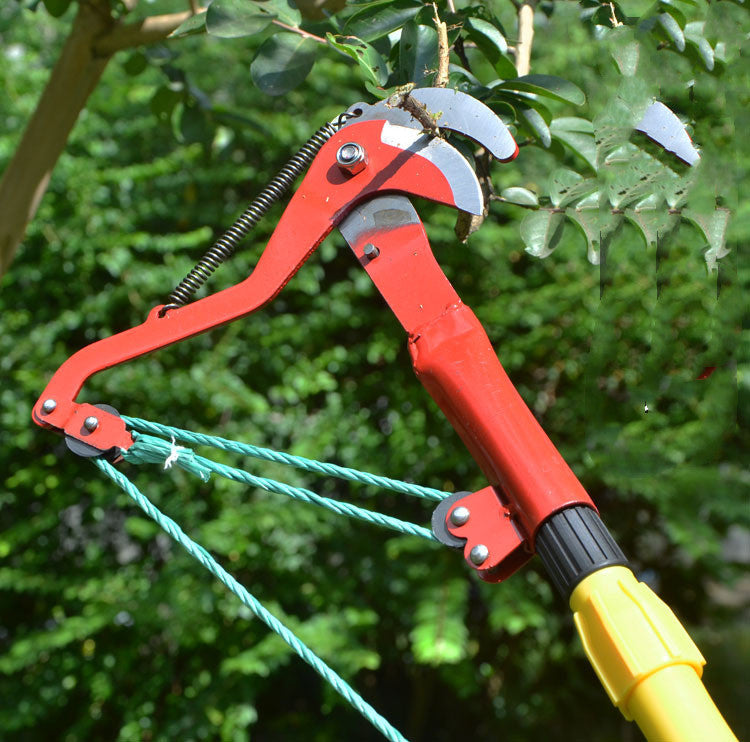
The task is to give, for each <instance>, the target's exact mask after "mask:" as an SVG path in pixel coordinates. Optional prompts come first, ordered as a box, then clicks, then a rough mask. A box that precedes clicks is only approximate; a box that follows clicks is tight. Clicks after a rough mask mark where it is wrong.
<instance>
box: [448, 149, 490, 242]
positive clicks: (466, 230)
mask: <svg viewBox="0 0 750 742" xmlns="http://www.w3.org/2000/svg"><path fill="white" fill-rule="evenodd" d="M474 163H475V164H476V169H477V180H478V181H479V186H480V187H481V189H482V197H483V200H484V208H483V209H482V213H481V214H478V215H477V214H468V213H466V212H465V211H460V212H459V213H458V218H457V219H456V226H455V227H454V228H453V231H454V233H455V235H456V237H458V239H459V241H460V242H463V243H465V242H466V240H467V239H469V235H471V234H473V233H474V232H476V231H477V230H478V229H479V228H480V227H481V226H482V223H483V222H484V220H485V219H486V218H487V215H488V214H489V213H490V201H494V200H496V199H497V196H496V195H495V187H494V186H493V185H492V177H491V176H490V153H489V152H488V151H487V150H486V149H485V148H484V147H480V148H479V149H478V150H477V151H476V152H475V153H474Z"/></svg>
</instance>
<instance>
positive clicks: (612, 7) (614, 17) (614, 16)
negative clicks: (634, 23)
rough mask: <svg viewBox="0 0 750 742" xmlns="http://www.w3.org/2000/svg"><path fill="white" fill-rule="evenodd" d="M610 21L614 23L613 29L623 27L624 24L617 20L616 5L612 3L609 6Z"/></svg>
mask: <svg viewBox="0 0 750 742" xmlns="http://www.w3.org/2000/svg"><path fill="white" fill-rule="evenodd" d="M609 12H610V16H609V20H610V21H611V22H612V28H617V27H618V26H622V22H621V21H618V20H617V14H616V13H615V4H614V3H610V4H609Z"/></svg>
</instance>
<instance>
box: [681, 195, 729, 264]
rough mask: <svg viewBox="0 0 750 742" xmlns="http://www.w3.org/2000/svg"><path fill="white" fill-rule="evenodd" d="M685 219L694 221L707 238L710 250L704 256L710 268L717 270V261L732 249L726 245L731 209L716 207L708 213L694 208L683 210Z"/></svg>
mask: <svg viewBox="0 0 750 742" xmlns="http://www.w3.org/2000/svg"><path fill="white" fill-rule="evenodd" d="M682 215H683V217H684V218H685V219H687V220H689V221H690V222H692V223H693V224H694V225H695V226H696V227H697V228H698V229H700V231H701V232H702V233H703V235H704V236H705V238H706V242H707V243H708V250H706V252H705V253H704V258H705V260H706V264H707V266H708V269H709V270H715V268H716V263H717V261H719V260H721V258H723V257H726V256H727V255H728V254H729V252H730V250H729V248H728V247H727V245H726V237H727V229H728V227H729V219H730V216H731V214H730V211H729V209H724V208H720V209H715V210H714V211H712V212H710V213H708V214H702V213H699V212H697V211H695V210H693V209H685V210H683V212H682Z"/></svg>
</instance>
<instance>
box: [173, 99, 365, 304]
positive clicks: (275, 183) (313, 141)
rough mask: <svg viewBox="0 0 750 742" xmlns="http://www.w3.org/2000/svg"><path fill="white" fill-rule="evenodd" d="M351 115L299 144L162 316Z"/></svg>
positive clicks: (184, 282) (202, 280) (230, 248)
mask: <svg viewBox="0 0 750 742" xmlns="http://www.w3.org/2000/svg"><path fill="white" fill-rule="evenodd" d="M351 117H352V114H349V113H343V114H341V116H339V117H338V118H337V119H336V121H334V122H329V123H327V124H325V125H324V126H321V127H320V129H318V130H317V131H316V132H315V133H314V134H313V135H312V136H311V137H310V138H309V139H308V140H307V142H305V144H303V145H302V147H301V148H300V150H299V151H298V152H297V153H296V154H294V155H293V156H292V157H291V158H290V159H289V160H288V162H287V163H286V164H285V165H284V167H282V168H281V170H279V172H278V173H277V174H276V176H275V177H274V178H273V179H272V180H271V182H270V183H269V184H268V185H267V186H266V187H265V188H264V189H263V190H262V191H261V192H260V194H259V195H258V196H257V197H256V199H255V200H254V201H253V202H252V203H251V204H250V205H249V206H248V207H247V208H246V209H245V211H243V212H242V214H240V216H239V217H237V219H236V220H235V222H234V223H233V224H232V226H231V227H229V229H227V230H226V232H224V234H222V235H221V237H219V239H217V240H216V242H214V244H213V245H212V246H211V247H210V248H209V249H208V250H207V251H206V253H205V255H203V257H202V258H201V259H200V260H199V261H198V262H197V263H196V264H195V266H194V267H193V268H192V270H191V271H190V272H189V273H188V274H187V276H185V278H183V279H182V281H180V283H179V284H178V285H177V286H176V287H175V289H174V290H173V291H172V293H171V294H170V295H169V298H168V300H167V303H166V304H165V305H164V307H163V308H162V311H161V314H162V315H163V314H164V313H165V312H167V311H168V310H170V309H178V308H179V307H182V306H184V305H185V304H187V303H188V302H189V301H190V299H191V297H192V296H193V294H194V293H195V292H196V291H197V290H198V289H199V288H200V287H201V286H203V284H204V283H205V282H206V281H207V280H208V279H209V277H210V276H211V274H212V273H213V272H214V271H215V270H216V269H217V268H218V267H219V266H220V265H221V264H222V263H223V262H224V261H225V260H227V259H228V258H229V257H231V255H232V253H234V251H235V250H236V248H237V246H238V245H239V243H240V242H241V240H242V239H243V238H244V237H245V236H246V235H247V233H248V232H249V231H250V230H251V229H252V228H253V227H254V226H255V225H256V224H257V223H258V222H259V221H260V220H261V218H262V217H263V216H264V215H265V214H266V212H267V211H268V210H269V209H270V208H271V206H273V204H274V203H276V201H278V200H279V199H280V198H281V197H282V196H283V195H284V194H285V193H286V192H287V191H288V190H289V189H290V188H291V186H292V184H293V183H294V181H295V180H296V179H297V177H298V176H299V174H300V173H301V172H302V171H303V170H305V168H307V166H308V165H309V164H310V163H311V162H312V161H313V160H314V159H315V155H317V154H318V151H319V150H320V148H321V147H322V146H323V145H324V144H325V143H326V142H327V141H328V140H329V139H330V138H331V137H332V136H333V135H334V134H335V133H336V132H337V131H338V130H339V129H340V128H341V126H342V125H343V124H344V123H345V122H346V121H347V120H348V119H349V118H351Z"/></svg>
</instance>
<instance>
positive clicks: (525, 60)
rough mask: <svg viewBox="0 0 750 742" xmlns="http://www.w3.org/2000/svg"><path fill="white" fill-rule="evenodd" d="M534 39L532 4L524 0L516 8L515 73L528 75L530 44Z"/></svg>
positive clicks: (520, 75)
mask: <svg viewBox="0 0 750 742" xmlns="http://www.w3.org/2000/svg"><path fill="white" fill-rule="evenodd" d="M533 41H534V5H533V3H532V2H524V3H523V4H522V5H521V7H520V8H519V9H518V44H516V74H517V75H518V76H519V77H522V76H523V75H528V74H529V70H530V69H531V45H532V43H533Z"/></svg>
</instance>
